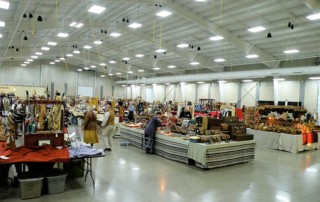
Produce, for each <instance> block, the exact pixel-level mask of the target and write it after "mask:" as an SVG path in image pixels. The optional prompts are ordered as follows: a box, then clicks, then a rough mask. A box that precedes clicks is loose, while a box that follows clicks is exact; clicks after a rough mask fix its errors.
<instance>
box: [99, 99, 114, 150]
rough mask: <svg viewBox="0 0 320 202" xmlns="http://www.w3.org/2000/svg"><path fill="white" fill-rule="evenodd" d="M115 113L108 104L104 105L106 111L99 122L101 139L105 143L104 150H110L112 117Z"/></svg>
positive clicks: (112, 128)
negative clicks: (100, 122)
mask: <svg viewBox="0 0 320 202" xmlns="http://www.w3.org/2000/svg"><path fill="white" fill-rule="evenodd" d="M115 116H116V115H115V113H114V111H113V110H112V109H111V106H110V105H107V106H106V113H105V114H104V118H103V121H102V124H101V127H102V140H103V143H104V145H105V149H104V151H111V147H112V141H111V140H112V136H113V132H114V118H115Z"/></svg>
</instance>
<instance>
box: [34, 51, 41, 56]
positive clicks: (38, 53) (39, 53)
mask: <svg viewBox="0 0 320 202" xmlns="http://www.w3.org/2000/svg"><path fill="white" fill-rule="evenodd" d="M34 54H36V55H42V53H41V52H35V53H34Z"/></svg>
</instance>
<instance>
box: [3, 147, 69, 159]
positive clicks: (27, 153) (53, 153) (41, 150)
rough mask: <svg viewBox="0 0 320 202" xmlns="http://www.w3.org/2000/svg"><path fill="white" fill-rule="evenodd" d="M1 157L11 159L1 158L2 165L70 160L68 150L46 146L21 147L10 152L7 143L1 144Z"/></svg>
mask: <svg viewBox="0 0 320 202" xmlns="http://www.w3.org/2000/svg"><path fill="white" fill-rule="evenodd" d="M0 156H6V157H8V158H9V159H2V158H0V164H6V163H27V162H37V163H40V162H41V163H46V162H66V161H69V160H70V157H69V150H68V148H62V149H57V148H55V147H53V146H50V145H46V146H41V147H27V146H21V147H17V148H16V149H13V150H9V149H7V145H6V143H5V142H0Z"/></svg>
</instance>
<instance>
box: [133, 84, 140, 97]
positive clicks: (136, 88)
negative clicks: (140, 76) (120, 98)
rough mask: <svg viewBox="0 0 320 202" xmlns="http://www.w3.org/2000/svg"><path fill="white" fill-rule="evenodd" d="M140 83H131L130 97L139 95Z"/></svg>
mask: <svg viewBox="0 0 320 202" xmlns="http://www.w3.org/2000/svg"><path fill="white" fill-rule="evenodd" d="M140 88H141V87H140V85H132V98H133V99H136V98H137V97H139V96H140Z"/></svg>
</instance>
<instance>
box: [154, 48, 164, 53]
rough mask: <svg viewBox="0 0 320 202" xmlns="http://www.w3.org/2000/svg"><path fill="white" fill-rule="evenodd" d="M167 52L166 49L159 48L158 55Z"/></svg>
mask: <svg viewBox="0 0 320 202" xmlns="http://www.w3.org/2000/svg"><path fill="white" fill-rule="evenodd" d="M164 52H166V49H163V48H159V49H157V50H156V53H164Z"/></svg>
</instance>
